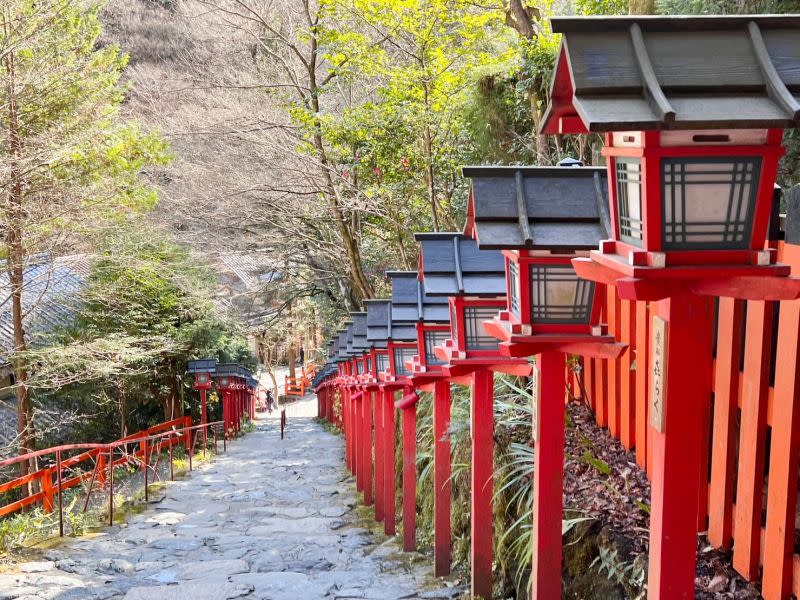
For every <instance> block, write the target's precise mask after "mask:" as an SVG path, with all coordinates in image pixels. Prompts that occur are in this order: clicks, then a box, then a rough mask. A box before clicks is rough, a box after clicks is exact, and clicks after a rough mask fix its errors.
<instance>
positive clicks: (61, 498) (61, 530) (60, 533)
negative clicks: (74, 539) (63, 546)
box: [56, 450, 64, 537]
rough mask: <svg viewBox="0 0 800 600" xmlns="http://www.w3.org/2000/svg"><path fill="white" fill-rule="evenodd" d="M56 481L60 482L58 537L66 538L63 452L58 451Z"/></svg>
mask: <svg viewBox="0 0 800 600" xmlns="http://www.w3.org/2000/svg"><path fill="white" fill-rule="evenodd" d="M56 480H57V481H58V536H59V537H64V494H63V491H64V490H63V489H62V487H61V450H56Z"/></svg>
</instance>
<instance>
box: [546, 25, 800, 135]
mask: <svg viewBox="0 0 800 600" xmlns="http://www.w3.org/2000/svg"><path fill="white" fill-rule="evenodd" d="M550 23H551V29H552V31H553V32H554V33H561V34H563V36H562V40H561V48H560V49H559V53H558V57H557V59H556V69H555V74H554V77H553V81H552V84H551V88H550V105H549V107H548V109H547V112H546V113H545V115H544V118H543V119H542V126H541V130H542V131H543V132H545V133H585V132H587V131H588V132H602V131H630V130H654V129H731V128H736V129H742V128H767V127H775V128H785V127H796V126H797V124H798V122H800V16H797V15H776V16H735V17H730V16H702V17H694V16H675V17H659V16H620V17H609V16H592V17H554V18H552V19H551V20H550Z"/></svg>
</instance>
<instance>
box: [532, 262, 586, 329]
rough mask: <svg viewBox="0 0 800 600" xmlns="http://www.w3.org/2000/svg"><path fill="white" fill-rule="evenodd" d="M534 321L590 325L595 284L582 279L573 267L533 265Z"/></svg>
mask: <svg viewBox="0 0 800 600" xmlns="http://www.w3.org/2000/svg"><path fill="white" fill-rule="evenodd" d="M530 277H531V320H532V321H533V322H535V323H576V324H583V323H588V322H589V318H590V316H591V314H592V301H593V298H594V283H593V282H591V281H586V280H584V279H579V278H578V276H577V275H576V274H575V269H573V268H572V265H531V273H530Z"/></svg>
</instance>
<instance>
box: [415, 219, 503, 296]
mask: <svg viewBox="0 0 800 600" xmlns="http://www.w3.org/2000/svg"><path fill="white" fill-rule="evenodd" d="M414 237H415V238H416V240H417V241H418V242H419V243H420V246H421V248H420V259H419V260H420V266H421V272H422V279H423V281H424V284H425V295H426V296H433V297H435V296H481V297H496V296H505V294H506V276H505V260H504V258H503V254H502V253H501V252H500V251H499V250H480V249H478V244H477V242H476V241H475V240H473V239H472V238H470V237H468V236H466V235H464V234H462V233H417V234H415V236H414Z"/></svg>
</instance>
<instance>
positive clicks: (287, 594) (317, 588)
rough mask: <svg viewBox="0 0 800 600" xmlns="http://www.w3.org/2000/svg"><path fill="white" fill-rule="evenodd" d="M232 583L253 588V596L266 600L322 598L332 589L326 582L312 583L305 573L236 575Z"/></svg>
mask: <svg viewBox="0 0 800 600" xmlns="http://www.w3.org/2000/svg"><path fill="white" fill-rule="evenodd" d="M231 580H232V581H235V582H241V583H245V584H247V585H252V586H253V595H254V596H255V597H256V598H263V599H264V600H267V599H269V600H298V599H300V598H304V599H305V598H308V599H309V600H311V599H312V598H322V597H324V596H325V595H326V594H327V593H328V590H329V589H330V587H331V586H330V585H329V584H327V583H324V582H319V581H312V580H311V578H310V577H309V576H308V575H306V574H305V573H294V572H291V571H279V572H271V573H247V574H243V575H234V576H233V577H232V578H231Z"/></svg>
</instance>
